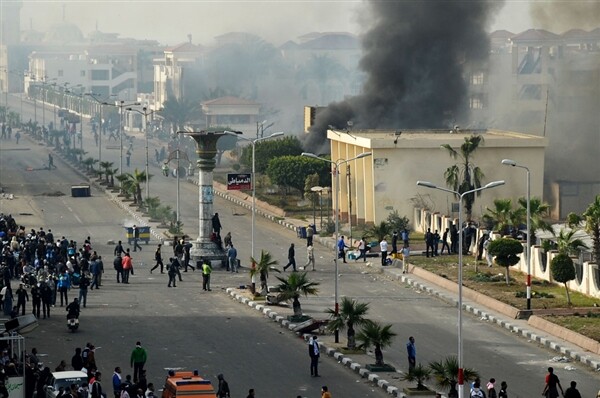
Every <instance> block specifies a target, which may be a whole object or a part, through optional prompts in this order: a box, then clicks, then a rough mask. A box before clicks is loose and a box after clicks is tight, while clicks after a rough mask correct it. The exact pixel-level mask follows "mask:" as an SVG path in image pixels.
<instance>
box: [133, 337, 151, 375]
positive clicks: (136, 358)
mask: <svg viewBox="0 0 600 398" xmlns="http://www.w3.org/2000/svg"><path fill="white" fill-rule="evenodd" d="M147 358H148V354H147V353H146V350H145V349H144V348H142V343H141V342H139V341H137V342H136V343H135V348H134V349H133V351H132V352H131V358H130V360H129V362H130V365H131V367H132V368H133V382H134V383H137V382H138V381H139V380H140V377H141V375H142V373H143V372H144V365H145V364H146V359H147Z"/></svg>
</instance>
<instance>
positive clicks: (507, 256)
mask: <svg viewBox="0 0 600 398" xmlns="http://www.w3.org/2000/svg"><path fill="white" fill-rule="evenodd" d="M487 250H488V252H489V253H490V254H491V255H492V256H496V264H498V265H500V266H502V267H504V268H506V273H505V275H506V284H507V285H508V284H509V283H510V277H509V275H508V273H509V268H510V267H512V266H513V265H515V264H518V263H519V261H520V259H521V258H520V257H519V256H518V255H519V254H521V253H523V245H522V244H521V242H519V241H518V240H516V239H512V238H500V239H495V240H493V241H491V242H490V244H489V246H488V248H487Z"/></svg>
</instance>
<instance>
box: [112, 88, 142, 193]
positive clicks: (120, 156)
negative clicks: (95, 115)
mask: <svg viewBox="0 0 600 398" xmlns="http://www.w3.org/2000/svg"><path fill="white" fill-rule="evenodd" d="M137 105H141V104H140V103H139V102H131V103H129V104H126V103H125V101H123V100H121V101H118V102H117V103H116V104H115V106H116V107H118V108H119V175H123V108H126V107H128V106H137ZM122 185H123V183H121V188H123V187H122Z"/></svg>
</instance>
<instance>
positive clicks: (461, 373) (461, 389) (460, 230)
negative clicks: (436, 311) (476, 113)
mask: <svg viewBox="0 0 600 398" xmlns="http://www.w3.org/2000/svg"><path fill="white" fill-rule="evenodd" d="M417 185H419V186H422V187H425V188H432V189H438V190H440V191H444V192H450V193H453V194H454V195H456V196H458V197H459V202H458V398H464V382H465V380H464V371H463V369H464V368H463V338H462V287H463V227H462V223H463V221H462V201H463V198H464V197H465V196H466V195H469V194H472V193H475V192H479V191H483V190H484V189H490V188H495V187H498V186H500V185H504V181H503V180H500V181H492V182H490V183H488V184H486V185H484V186H483V187H480V188H476V189H471V190H469V191H465V192H462V193H461V192H458V191H453V190H451V189H447V188H443V187H439V186H437V185H435V184H432V183H431V182H428V181H417Z"/></svg>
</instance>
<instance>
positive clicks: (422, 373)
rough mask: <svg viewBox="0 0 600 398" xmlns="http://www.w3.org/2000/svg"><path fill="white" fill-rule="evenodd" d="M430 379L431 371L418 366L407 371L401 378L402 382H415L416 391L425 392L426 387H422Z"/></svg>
mask: <svg viewBox="0 0 600 398" xmlns="http://www.w3.org/2000/svg"><path fill="white" fill-rule="evenodd" d="M430 377H431V369H430V368H428V367H425V366H423V365H421V364H418V365H417V366H415V367H412V368H410V369H408V373H406V374H405V375H404V376H402V380H406V381H408V382H414V381H416V382H417V390H427V387H425V386H424V385H423V383H424V382H426V381H427V380H429V378H430Z"/></svg>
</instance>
